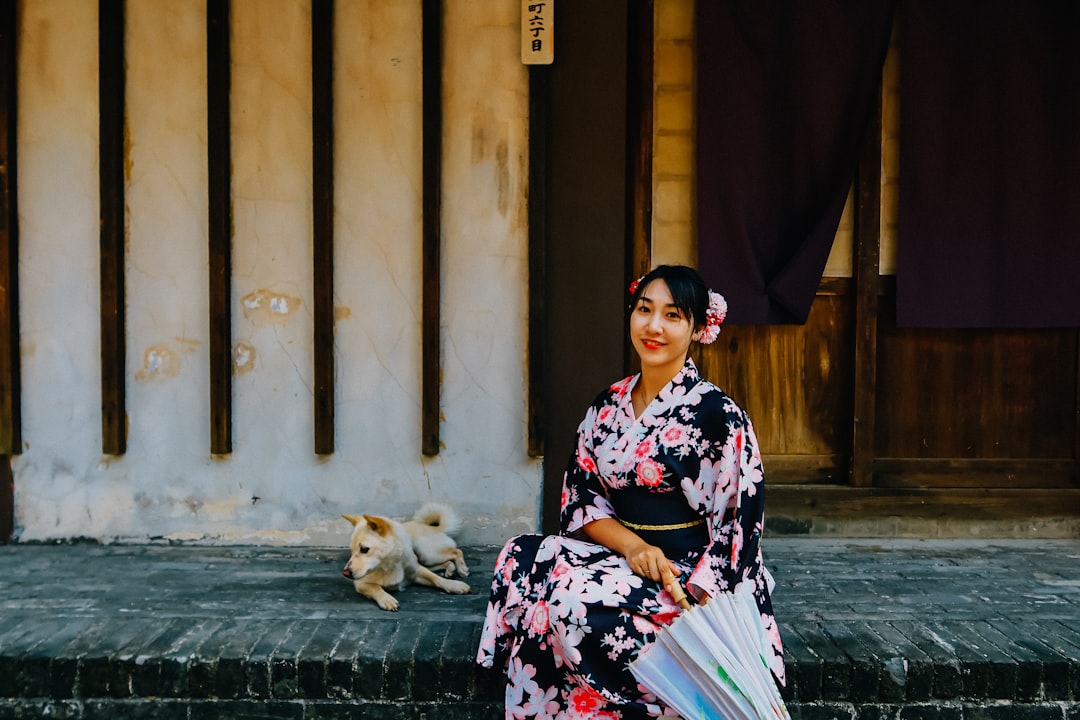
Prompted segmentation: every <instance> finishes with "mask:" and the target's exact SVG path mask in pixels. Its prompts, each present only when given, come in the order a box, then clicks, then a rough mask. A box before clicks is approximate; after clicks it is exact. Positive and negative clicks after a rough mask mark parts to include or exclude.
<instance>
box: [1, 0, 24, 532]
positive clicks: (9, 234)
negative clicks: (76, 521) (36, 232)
mask: <svg viewBox="0 0 1080 720" xmlns="http://www.w3.org/2000/svg"><path fill="white" fill-rule="evenodd" d="M15 6H16V3H13V2H8V3H4V4H3V5H2V6H0V245H2V247H0V455H17V454H18V453H19V452H20V451H21V446H22V414H21V412H20V407H21V396H22V377H21V364H20V357H19V348H20V344H19V213H18V209H19V205H18V192H17V191H18V182H17V173H16V168H17V162H16V153H15V149H16V147H17V143H16V138H17V135H16V124H15V118H17V117H18V103H17V100H18V93H17V87H16V74H15V58H16V55H15V50H16V41H17V39H16V29H17V27H18V26H17V25H16V22H15ZM0 462H3V463H4V464H5V465H6V463H7V458H6V457H5V458H3V459H2V461H0ZM5 492H6V490H5V488H3V487H0V523H3V517H4V516H5V515H7V514H9V512H8V510H10V508H11V506H12V504H13V499H12V498H11V497H9V496H8V497H5ZM5 537H7V535H6V534H5V533H4V532H3V528H2V526H0V539H3V538H5Z"/></svg>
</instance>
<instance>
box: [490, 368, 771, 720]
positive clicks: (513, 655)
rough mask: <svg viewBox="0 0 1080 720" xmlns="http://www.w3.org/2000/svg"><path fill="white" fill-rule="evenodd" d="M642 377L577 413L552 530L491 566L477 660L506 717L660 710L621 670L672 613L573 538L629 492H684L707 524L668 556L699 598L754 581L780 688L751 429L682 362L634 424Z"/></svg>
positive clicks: (527, 539) (609, 558)
mask: <svg viewBox="0 0 1080 720" xmlns="http://www.w3.org/2000/svg"><path fill="white" fill-rule="evenodd" d="M637 380H638V376H633V377H630V378H626V379H625V380H622V381H620V382H618V383H616V384H614V385H612V386H611V387H610V388H609V389H608V390H606V391H605V392H603V393H601V394H600V396H599V397H598V398H597V399H596V400H595V401H594V402H593V404H592V405H591V406H590V407H589V409H588V411H587V412H586V414H585V419H584V420H583V421H582V423H581V425H580V427H579V428H578V438H577V447H576V449H575V451H574V452H573V453H572V456H571V458H570V462H569V465H568V467H567V471H566V475H565V477H564V483H563V493H562V513H561V520H560V525H561V532H560V534H559V535H556V536H547V537H545V536H541V535H521V536H518V537H515V538H511V539H510V540H509V541H508V542H507V543H506V545H505V546H504V547H503V549H502V552H501V553H500V554H499V557H498V560H497V561H496V568H495V575H494V579H493V581H492V587H491V599H490V601H489V604H488V610H487V617H486V621H485V623H484V629H483V633H482V635H481V640H480V647H479V650H478V652H477V662H478V663H480V664H481V665H483V666H484V667H489V668H498V669H503V670H505V672H506V677H507V684H506V717H507V718H522V719H524V718H535V719H537V720H569V719H571V718H591V719H595V718H620V719H621V720H628V719H629V718H648V717H659V716H661V715H663V714H664V713H665V711H667V708H665V707H664V706H663V704H662V703H661V702H660V701H659V700H658V699H657V698H655V697H653V696H652V695H651V694H650V693H649V692H648V691H647V690H646V689H645V688H643V687H641V686H640V685H638V684H637V682H636V681H635V680H634V678H633V676H632V675H631V674H630V672H629V671H628V670H627V664H628V663H629V662H630V661H631V660H633V659H634V657H636V656H637V653H638V651H639V650H640V649H641V648H642V647H643V646H644V645H646V644H648V643H650V642H652V640H653V639H654V638H655V635H656V632H657V631H658V630H660V629H661V628H662V627H663V626H665V625H668V624H670V623H671V622H672V621H673V620H674V619H675V618H676V617H678V615H679V613H680V612H681V609H680V608H679V606H678V605H677V604H676V603H675V602H674V600H673V599H672V598H671V596H670V595H669V594H668V593H667V591H666V590H664V589H663V588H662V587H661V586H660V585H658V584H657V583H653V582H651V581H648V580H645V579H643V578H641V577H639V576H637V575H635V574H634V573H633V572H632V571H631V570H630V568H629V567H628V566H627V564H626V562H625V560H623V558H622V557H621V556H619V555H618V554H616V553H613V552H611V551H610V550H608V549H607V548H605V547H602V546H600V545H597V544H595V543H592V542H589V541H587V540H586V539H582V538H584V535H583V534H582V533H581V532H580V531H581V530H582V528H583V527H584V526H585V525H587V524H588V523H590V522H593V521H594V520H598V519H601V518H614V517H617V516H616V513H615V510H614V505H613V504H612V501H611V498H612V497H613V496H617V493H619V492H620V491H622V490H627V489H633V490H634V491H636V492H641V491H642V489H645V490H647V491H648V492H650V493H680V492H681V493H682V495H683V497H684V498H685V499H686V502H687V504H688V505H689V507H690V508H692V509H694V510H695V511H696V512H697V513H699V514H700V515H701V516H702V517H703V518H705V519H706V525H707V527H708V536H709V540H708V544H707V545H706V546H705V547H702V548H701V549H700V550H699V551H692V552H690V553H689V554H687V555H686V556H684V557H672V558H671V559H672V560H674V561H675V562H677V563H678V564H679V566H680V568H682V570H683V576H682V577H683V581H684V583H685V585H686V587H687V589H688V591H689V592H690V594H691V595H693V596H694V597H695V598H700V597H702V595H703V594H705V593H708V594H710V595H714V594H716V593H719V592H724V591H730V590H734V589H735V588H737V587H738V586H740V585H742V584H744V583H749V586H750V588H751V589H752V590H753V592H754V596H755V598H756V600H757V603H758V608H759V609H760V611H761V614H762V619H763V620H764V622H765V627H766V628H767V629H768V631H769V635H770V638H771V640H772V646H773V653H772V657H771V658H769V662H770V667H771V668H772V670H773V674H774V675H776V677H777V679H778V680H779V681H780V682H783V680H784V663H783V648H782V644H781V641H780V633H779V630H778V629H777V625H776V621H775V619H774V617H773V612H772V601H771V598H770V590H771V585H772V578H771V576H770V575H769V573H768V571H767V570H766V569H765V566H764V564H763V563H762V556H761V546H760V539H761V533H762V529H763V525H764V475H763V473H762V468H761V456H760V454H759V452H758V448H757V440H756V438H755V436H754V430H753V427H752V426H751V424H750V420H749V418H748V417H747V416H746V413H745V412H744V411H743V410H742V409H741V408H739V406H738V405H736V404H735V402H734V401H732V400H731V398H729V397H728V396H727V395H726V394H725V393H724V392H723V391H721V390H720V389H719V388H717V387H716V386H715V385H712V384H711V383H708V382H706V381H705V380H703V379H701V377H700V376H699V374H698V371H697V368H696V367H695V366H694V363H693V362H692V361H690V360H687V362H686V364H685V365H684V367H683V369H682V371H681V372H680V373H679V374H678V375H676V376H675V378H674V379H673V380H672V381H671V382H670V383H669V384H668V386H667V387H666V388H665V389H664V390H663V391H662V392H661V393H660V395H659V396H658V397H657V398H656V399H655V400H654V401H653V402H652V403H651V404H650V405H649V407H648V408H646V410H645V412H643V413H642V415H641V416H640V417H634V414H633V407H632V403H631V401H630V391H631V390H632V389H633V387H634V385H635V384H636V382H637ZM650 497H651V496H650ZM667 712H668V713H669V714H672V715H673V713H670V711H667Z"/></svg>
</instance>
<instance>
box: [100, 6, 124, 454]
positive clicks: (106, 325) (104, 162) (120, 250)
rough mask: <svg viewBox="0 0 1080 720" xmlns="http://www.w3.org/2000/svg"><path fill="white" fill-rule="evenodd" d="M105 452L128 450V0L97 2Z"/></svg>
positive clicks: (102, 393) (102, 445) (102, 440)
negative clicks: (126, 144) (126, 294)
mask: <svg viewBox="0 0 1080 720" xmlns="http://www.w3.org/2000/svg"><path fill="white" fill-rule="evenodd" d="M98 72H99V80H98V83H99V85H98V100H99V131H100V137H99V154H100V160H99V185H100V188H99V190H100V203H101V208H100V210H101V258H100V262H101V266H100V286H101V299H100V302H101V308H100V309H101V436H102V437H101V450H102V452H103V453H105V454H107V455H122V454H123V453H124V452H125V451H126V450H127V405H126V402H127V401H126V393H125V377H126V364H125V359H126V354H127V349H126V330H125V311H124V225H125V223H124V104H125V98H124V0H99V2H98Z"/></svg>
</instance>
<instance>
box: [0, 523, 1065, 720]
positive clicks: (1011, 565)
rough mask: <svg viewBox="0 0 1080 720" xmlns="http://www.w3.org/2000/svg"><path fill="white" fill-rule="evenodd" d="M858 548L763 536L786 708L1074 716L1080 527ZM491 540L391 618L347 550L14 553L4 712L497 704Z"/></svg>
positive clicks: (368, 709) (459, 712)
mask: <svg viewBox="0 0 1080 720" xmlns="http://www.w3.org/2000/svg"><path fill="white" fill-rule="evenodd" d="M845 547H846V551H847V552H849V553H853V554H852V555H851V557H850V558H848V559H846V560H844V561H843V567H844V569H842V570H841V569H839V568H837V567H833V568H831V569H828V568H827V567H826V566H827V564H828V561H827V558H828V557H835V552H836V550H837V547H836V546H833V547H829V548H825V547H822V546H814V545H810V546H807V545H798V544H792V543H783V542H779V541H775V540H774V541H773V542H772V544H771V545H770V548H772V552H773V556H774V557H773V559H772V561H771V564H772V566H773V568H774V572H775V574H776V575H777V580H778V582H779V586H780V587H781V588H783V592H782V593H778V596H777V614H778V616H779V617H781V618H782V621H781V633H782V637H783V638H784V641H785V645H786V662H787V672H788V678H789V682H788V686H787V687H786V688H785V689H784V697H785V700H786V701H787V703H788V707H789V710H791V713H792V716H793V717H795V718H797V719H798V718H802V719H804V720H810V719H812V718H823V719H825V718H834V717H835V718H851V719H852V720H855V719H856V718H860V719H861V718H885V717H890V718H893V717H896V718H919V717H921V718H948V719H953V718H955V719H957V720H962V719H963V718H1002V719H1003V720H1004V719H1007V718H1019V719H1021V720H1023V719H1024V718H1032V720H1035V719H1036V718H1038V719H1039V720H1042V719H1043V718H1061V719H1062V720H1076V718H1080V702H1078V700H1077V699H1078V698H1080V661H1078V659H1077V658H1080V602H1078V601H1080V577H1078V575H1080V563H1078V562H1077V558H1080V543H1072V544H1069V545H1065V546H1063V547H1056V548H1054V547H1050V548H1044V549H1043V550H1040V551H1038V552H1039V553H1042V552H1046V553H1048V554H1053V553H1061V554H1060V555H1058V558H1059V560H1058V561H1057V563H1058V564H1054V563H1051V562H1049V561H1046V560H1045V558H1042V557H1041V555H1038V556H1033V555H1032V554H1031V553H1032V552H1035V551H1034V550H1029V549H1028V548H1027V546H1023V547H1022V548H1020V549H1022V550H1024V554H1015V553H1014V555H1009V556H1005V555H1002V554H1000V553H999V554H996V555H993V564H994V565H996V566H997V567H999V568H1003V570H1001V571H1000V573H999V576H997V577H995V576H994V575H993V573H990V572H989V571H987V572H986V573H983V572H982V571H986V570H987V568H988V567H989V565H990V564H991V563H988V562H987V563H983V562H980V561H979V560H978V558H979V557H981V556H980V555H978V554H977V553H976V552H975V551H974V550H972V551H971V552H967V551H965V552H963V553H961V552H960V551H959V549H957V548H956V547H953V546H949V548H947V549H948V550H949V552H950V553H951V554H948V555H947V556H945V555H942V553H944V552H945V551H944V550H942V549H938V551H937V552H938V554H936V555H934V556H926V555H925V554H924V555H921V556H918V557H915V556H913V555H912V554H911V552H908V553H907V554H904V553H903V552H898V551H895V549H894V554H892V555H890V556H889V560H890V562H888V563H880V562H874V563H868V560H869V559H873V558H872V557H870V558H868V557H864V556H861V555H860V554H859V552H858V550H859V548H858V546H852V544H851V543H849V544H848V545H847V546H845ZM985 550H986V548H983V552H985ZM495 551H496V549H495V548H472V549H469V551H468V555H469V557H470V558H471V562H472V564H473V566H474V576H473V579H472V582H473V587H474V594H472V595H467V596H451V595H446V594H443V593H439V592H437V591H434V590H431V589H427V588H418V587H414V588H408V589H406V590H404V591H402V592H400V593H399V598H400V599H401V610H400V611H399V612H398V613H388V612H384V611H381V610H379V609H378V608H377V607H375V605H374V604H373V603H371V602H370V601H368V600H366V599H364V598H360V597H358V596H356V595H355V593H353V592H352V590H351V587H350V586H349V585H348V583H347V582H345V581H344V580H343V579H342V578H340V575H339V563H340V562H343V557H342V555H341V551H337V550H327V549H321V550H320V549H312V548H289V549H281V548H273V549H266V548H261V549H260V548H222V547H212V548H207V547H202V548H193V547H164V548H163V547H114V546H109V547H106V546H61V547H56V546H6V547H0V609H2V615H0V720H3V719H5V718H27V717H57V718H71V719H73V720H75V719H77V720H85V719H90V718H110V719H113V720H118V719H122V718H185V719H189V720H190V719H192V718H203V717H205V718H295V719H297V720H314V719H316V718H349V717H358V718H359V717H363V718H441V719H449V720H453V719H455V718H500V717H502V716H503V711H502V683H503V678H502V675H501V674H500V673H496V672H488V671H484V670H482V669H480V668H478V667H477V666H476V665H475V664H474V663H473V658H474V656H475V651H476V646H477V642H478V638H479V631H480V624H481V622H482V618H483V611H484V608H485V606H486V594H485V592H482V591H480V589H479V588H480V587H481V586H482V585H484V584H486V582H487V578H489V577H490V573H491V568H492V566H493V564H494V554H495ZM877 560H879V561H880V558H877ZM807 567H815V568H817V570H815V571H814V572H810V571H808V570H807V569H806V568H807ZM58 568H73V569H77V570H78V571H79V572H78V574H77V575H69V576H65V577H61V578H56V579H52V578H53V577H54V576H55V573H56V572H57V569H58ZM822 568H825V569H822ZM916 568H918V570H916ZM1025 568H1027V569H1026V570H1025ZM826 570H828V571H826ZM916 572H919V573H923V574H924V575H927V576H934V577H923V578H921V579H920V581H919V583H918V585H919V587H920V588H921V590H919V592H920V593H921V595H919V596H916V590H915V585H914V584H913V581H912V579H911V578H910V577H908V576H910V575H911V574H913V573H916ZM477 578H482V579H481V580H478V579H477Z"/></svg>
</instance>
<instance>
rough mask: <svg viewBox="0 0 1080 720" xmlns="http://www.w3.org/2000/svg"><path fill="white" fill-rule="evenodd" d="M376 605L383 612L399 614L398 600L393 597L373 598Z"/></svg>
mask: <svg viewBox="0 0 1080 720" xmlns="http://www.w3.org/2000/svg"><path fill="white" fill-rule="evenodd" d="M373 599H374V600H375V603H376V604H377V605H378V606H379V607H381V608H382V609H383V610H389V611H390V612H397V609H398V600H397V598H396V597H394V596H393V595H389V594H388V595H385V596H383V597H377V598H373Z"/></svg>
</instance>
